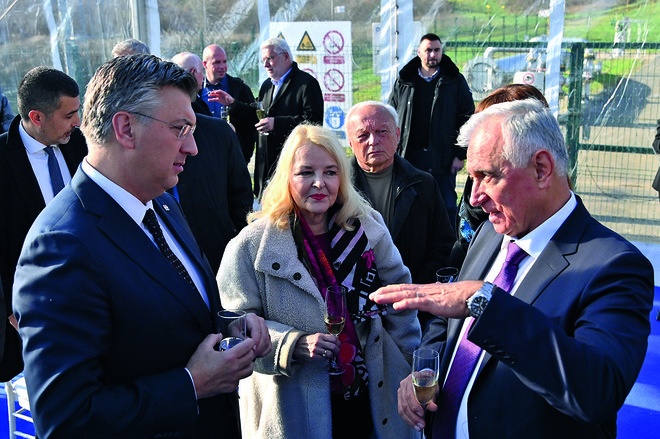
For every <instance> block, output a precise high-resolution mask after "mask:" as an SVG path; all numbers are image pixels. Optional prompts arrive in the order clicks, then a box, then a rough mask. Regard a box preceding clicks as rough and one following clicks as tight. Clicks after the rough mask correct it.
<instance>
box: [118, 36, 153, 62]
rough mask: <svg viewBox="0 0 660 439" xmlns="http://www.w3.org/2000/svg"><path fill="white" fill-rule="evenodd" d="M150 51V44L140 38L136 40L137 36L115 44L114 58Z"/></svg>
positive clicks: (146, 53) (145, 53)
mask: <svg viewBox="0 0 660 439" xmlns="http://www.w3.org/2000/svg"><path fill="white" fill-rule="evenodd" d="M150 53H151V50H149V46H147V45H146V44H145V43H143V42H142V41H140V40H136V39H135V38H129V39H128V40H124V41H120V42H118V43H117V44H115V47H113V48H112V57H113V58H116V57H118V56H125V55H140V54H143V55H148V54H150Z"/></svg>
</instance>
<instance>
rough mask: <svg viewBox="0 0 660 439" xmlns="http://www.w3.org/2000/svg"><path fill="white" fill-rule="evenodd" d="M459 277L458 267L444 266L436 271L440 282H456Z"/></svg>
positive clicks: (436, 276)
mask: <svg viewBox="0 0 660 439" xmlns="http://www.w3.org/2000/svg"><path fill="white" fill-rule="evenodd" d="M457 277H458V268H454V267H443V268H441V269H439V270H438V271H436V272H435V278H436V280H437V281H438V282H440V283H443V284H447V283H450V282H454V281H455V280H456V278H457Z"/></svg>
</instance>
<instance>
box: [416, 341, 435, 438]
mask: <svg viewBox="0 0 660 439" xmlns="http://www.w3.org/2000/svg"><path fill="white" fill-rule="evenodd" d="M439 372H440V355H439V354H438V352H437V351H434V350H431V349H418V350H416V351H415V352H413V362H412V382H413V391H414V392H415V399H416V400H417V402H419V403H420V404H421V405H422V407H423V408H424V413H426V405H427V404H428V403H429V402H431V401H432V400H433V397H434V396H435V392H436V391H437V389H438V374H439ZM420 438H421V439H423V438H424V430H422V431H421V434H420Z"/></svg>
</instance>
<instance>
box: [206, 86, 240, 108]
mask: <svg viewBox="0 0 660 439" xmlns="http://www.w3.org/2000/svg"><path fill="white" fill-rule="evenodd" d="M209 101H212V102H220V103H221V104H222V105H225V106H230V105H231V104H233V103H234V98H233V97H232V96H231V95H230V94H229V93H227V92H226V91H223V90H213V91H210V92H209Z"/></svg>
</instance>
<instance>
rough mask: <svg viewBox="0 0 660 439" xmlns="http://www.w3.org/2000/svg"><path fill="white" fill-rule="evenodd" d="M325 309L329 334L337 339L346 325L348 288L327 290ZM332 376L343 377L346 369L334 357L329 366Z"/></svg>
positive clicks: (339, 287) (333, 287) (336, 286)
mask: <svg viewBox="0 0 660 439" xmlns="http://www.w3.org/2000/svg"><path fill="white" fill-rule="evenodd" d="M324 303H325V307H324V312H323V318H324V320H325V327H326V328H327V330H328V332H329V333H330V334H332V335H334V336H335V337H338V336H339V334H341V331H343V330H344V324H345V323H346V317H345V315H346V287H344V286H342V285H332V286H329V287H327V288H326V289H325V300H324ZM327 369H328V373H329V374H330V375H341V374H342V373H344V368H343V367H342V366H341V364H339V363H337V362H336V361H335V357H334V356H333V357H332V359H331V360H330V363H329V364H328V366H327Z"/></svg>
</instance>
